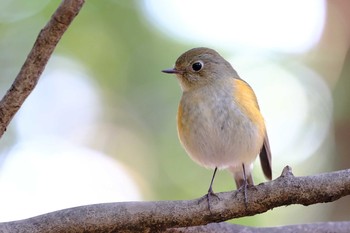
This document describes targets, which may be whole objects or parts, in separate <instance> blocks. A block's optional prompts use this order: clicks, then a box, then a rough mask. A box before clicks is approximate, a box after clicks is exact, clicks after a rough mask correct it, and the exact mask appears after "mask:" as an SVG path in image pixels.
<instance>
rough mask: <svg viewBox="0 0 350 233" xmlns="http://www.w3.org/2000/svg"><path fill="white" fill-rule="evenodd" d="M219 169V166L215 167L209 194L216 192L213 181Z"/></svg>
mask: <svg viewBox="0 0 350 233" xmlns="http://www.w3.org/2000/svg"><path fill="white" fill-rule="evenodd" d="M217 170H218V168H217V167H215V169H214V174H213V177H212V178H211V181H210V186H209V189H208V194H209V193H210V194H214V192H213V188H212V187H213V182H214V178H215V175H216V171H217Z"/></svg>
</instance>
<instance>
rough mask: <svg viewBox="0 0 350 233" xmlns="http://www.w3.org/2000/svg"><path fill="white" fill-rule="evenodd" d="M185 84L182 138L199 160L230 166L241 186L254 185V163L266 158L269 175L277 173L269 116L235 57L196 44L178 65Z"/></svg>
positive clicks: (180, 126) (209, 165) (180, 109)
mask: <svg viewBox="0 0 350 233" xmlns="http://www.w3.org/2000/svg"><path fill="white" fill-rule="evenodd" d="M163 72H164V73H169V74H175V75H176V77H177V78H178V80H179V82H180V86H181V88H182V91H183V93H182V98H181V101H180V104H179V107H178V114H177V129H178V135H179V138H180V141H181V143H182V145H183V147H184V148H185V150H186V151H187V153H188V154H189V156H190V157H191V159H192V160H194V161H195V162H196V163H198V164H199V165H201V166H203V167H206V168H211V169H214V174H213V177H212V180H211V183H210V187H209V190H208V198H209V196H210V195H212V194H214V193H213V189H212V184H213V181H214V177H215V174H216V171H217V169H218V168H219V169H225V168H227V169H228V170H229V171H230V172H231V173H232V174H233V177H234V180H235V182H236V185H237V188H240V187H242V186H243V187H244V192H245V201H246V187H247V184H251V185H253V178H252V174H251V173H252V169H253V162H254V161H255V159H256V157H257V155H258V154H260V162H261V166H262V169H263V172H264V174H265V176H266V178H267V179H271V178H272V171H271V152H270V145H269V139H268V137H267V133H266V128H265V123H264V119H263V117H262V115H261V113H260V110H259V106H258V102H257V99H256V96H255V94H254V91H253V90H252V88H251V87H250V86H249V85H248V84H247V83H246V82H245V81H244V80H242V79H241V78H240V77H239V76H238V74H237V72H236V71H235V70H234V69H233V68H232V66H231V65H230V63H229V62H227V61H226V60H225V59H224V58H223V57H221V56H220V55H219V54H218V53H217V52H216V51H214V50H212V49H209V48H194V49H191V50H189V51H187V52H185V53H184V54H182V55H181V56H180V57H179V58H178V59H177V61H176V64H175V67H174V68H173V69H167V70H163Z"/></svg>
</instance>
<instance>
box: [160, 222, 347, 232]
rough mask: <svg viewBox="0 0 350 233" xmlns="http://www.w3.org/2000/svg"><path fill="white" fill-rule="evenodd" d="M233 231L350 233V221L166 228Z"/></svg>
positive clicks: (170, 230) (215, 224)
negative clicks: (274, 225) (259, 225)
mask: <svg viewBox="0 0 350 233" xmlns="http://www.w3.org/2000/svg"><path fill="white" fill-rule="evenodd" d="M195 232H201V233H209V232H220V233H232V232H244V233H281V232H283V233H295V232H298V233H330V232H334V233H335V232H336V233H349V232H350V222H325V223H310V224H300V225H289V226H280V227H263V228H257V227H247V226H241V225H234V224H229V223H225V222H222V223H210V224H208V225H205V226H195V227H186V228H173V229H169V230H166V231H165V233H195Z"/></svg>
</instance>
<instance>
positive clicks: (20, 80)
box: [0, 0, 84, 137]
mask: <svg viewBox="0 0 350 233" xmlns="http://www.w3.org/2000/svg"><path fill="white" fill-rule="evenodd" d="M83 4H84V0H63V1H62V3H61V5H60V6H59V7H58V8H57V10H56V12H55V13H54V14H53V15H52V17H51V20H50V21H49V22H48V23H47V24H46V26H45V27H44V28H43V29H42V30H41V31H40V33H39V35H38V38H37V39H36V41H35V44H34V46H33V48H32V50H31V51H30V53H29V55H28V57H27V59H26V61H25V63H24V64H23V66H22V68H21V70H20V72H19V74H18V75H17V77H16V79H15V81H14V82H13V84H12V86H11V87H10V89H9V90H8V91H7V93H6V94H5V96H4V97H3V99H2V100H1V101H0V137H1V136H2V135H3V134H4V132H5V131H6V128H7V126H8V125H9V123H10V121H11V120H12V118H13V116H14V115H15V114H16V113H17V111H18V109H19V108H20V107H21V105H22V104H23V102H24V101H25V99H26V98H27V97H28V96H29V94H30V93H31V92H32V90H33V89H34V87H35V85H36V84H37V82H38V80H39V78H40V75H41V74H42V72H43V71H44V69H45V66H46V63H47V61H48V60H49V58H50V56H51V54H52V52H53V51H54V49H55V47H56V45H57V43H58V41H59V40H60V39H61V37H62V35H63V33H64V32H65V31H66V30H67V28H68V27H69V25H70V23H71V22H72V21H73V19H74V18H75V16H76V15H77V14H78V13H79V11H80V9H81V7H82V5H83Z"/></svg>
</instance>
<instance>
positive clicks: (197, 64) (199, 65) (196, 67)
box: [192, 61, 203, 71]
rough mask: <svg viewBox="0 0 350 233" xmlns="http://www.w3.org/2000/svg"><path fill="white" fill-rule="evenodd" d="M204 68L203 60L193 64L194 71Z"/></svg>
mask: <svg viewBox="0 0 350 233" xmlns="http://www.w3.org/2000/svg"><path fill="white" fill-rule="evenodd" d="M202 68H203V63H202V62H201V61H197V62H195V63H193V64H192V69H193V70H194V71H200V70H201V69H202Z"/></svg>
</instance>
